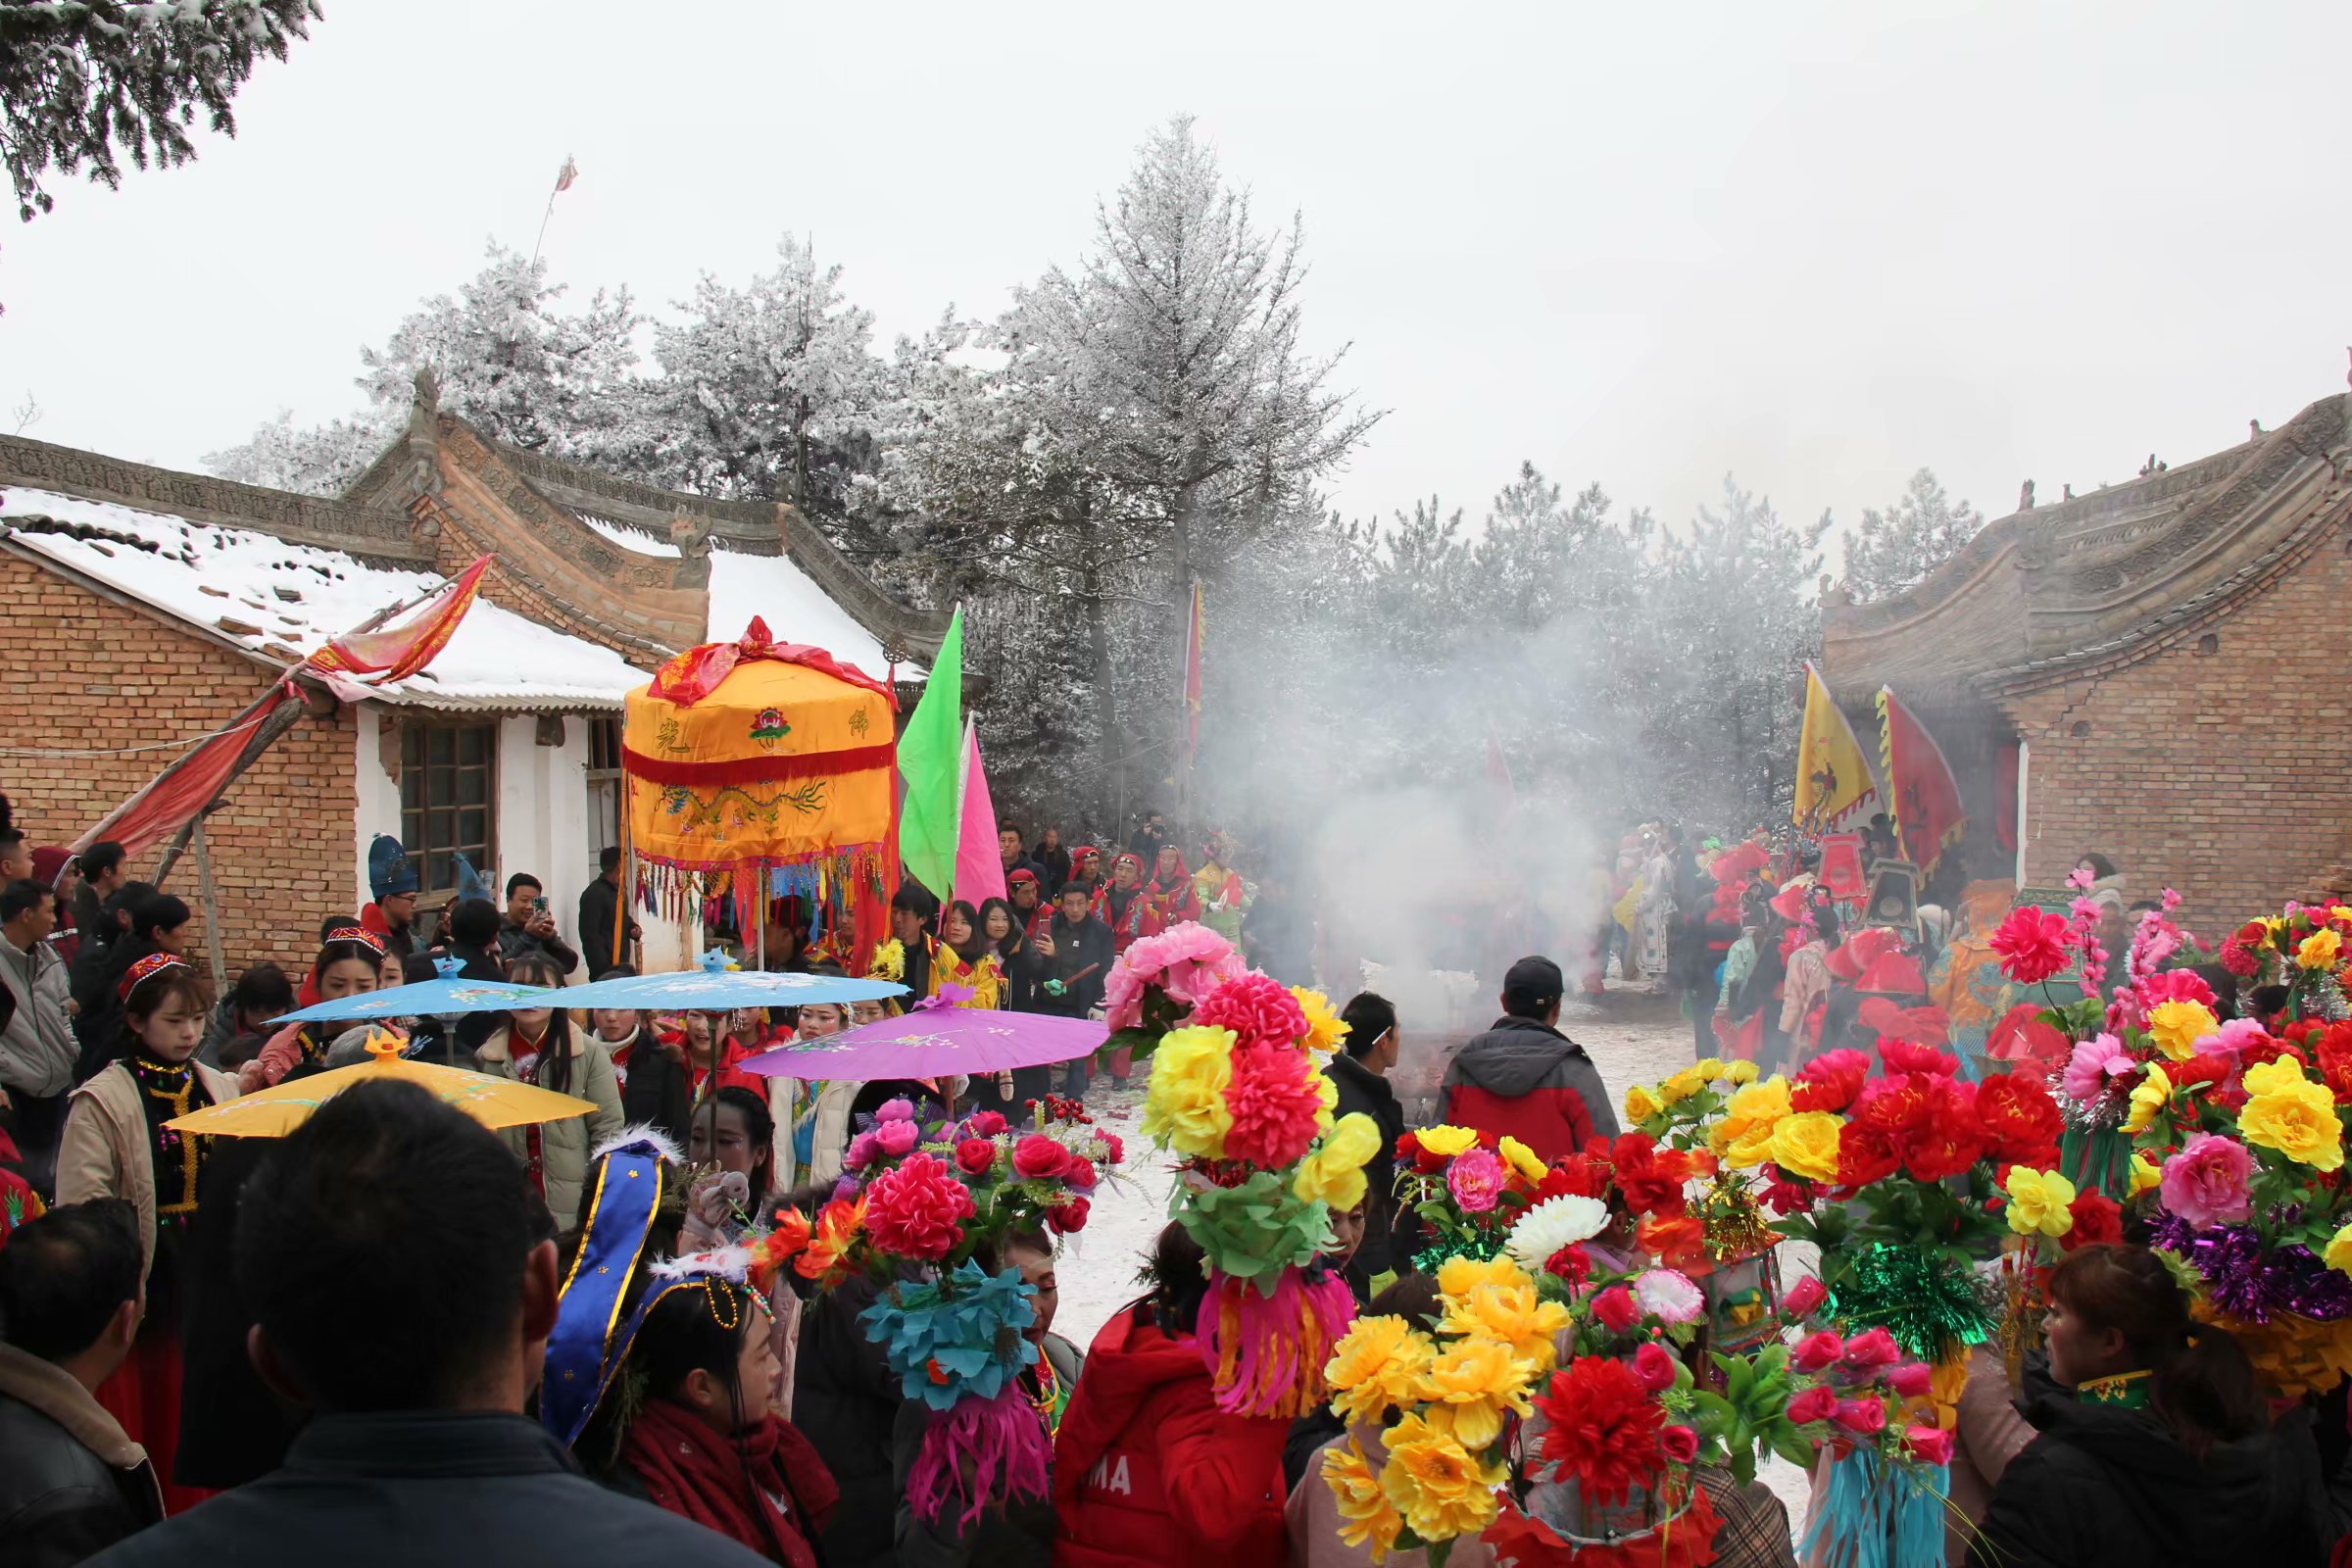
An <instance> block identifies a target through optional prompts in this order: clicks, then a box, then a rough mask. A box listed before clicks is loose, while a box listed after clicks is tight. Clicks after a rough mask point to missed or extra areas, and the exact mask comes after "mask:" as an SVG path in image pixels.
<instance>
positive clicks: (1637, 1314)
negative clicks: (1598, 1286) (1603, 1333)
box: [1593, 1285, 1642, 1334]
mask: <svg viewBox="0 0 2352 1568" xmlns="http://www.w3.org/2000/svg"><path fill="white" fill-rule="evenodd" d="M1593 1316H1594V1317H1596V1318H1598V1319H1600V1323H1601V1327H1603V1328H1605V1329H1607V1330H1609V1331H1610V1332H1611V1333H1613V1334H1628V1333H1631V1332H1632V1331H1633V1327H1634V1325H1635V1324H1637V1323H1639V1322H1641V1321H1642V1308H1640V1307H1639V1306H1636V1305H1635V1304H1634V1293H1633V1292H1631V1291H1629V1290H1627V1289H1626V1288H1625V1287H1624V1286H1622V1285H1612V1286H1610V1287H1609V1288H1608V1289H1607V1290H1605V1291H1603V1292H1601V1293H1600V1294H1599V1295H1598V1296H1595V1297H1594V1298H1593Z"/></svg>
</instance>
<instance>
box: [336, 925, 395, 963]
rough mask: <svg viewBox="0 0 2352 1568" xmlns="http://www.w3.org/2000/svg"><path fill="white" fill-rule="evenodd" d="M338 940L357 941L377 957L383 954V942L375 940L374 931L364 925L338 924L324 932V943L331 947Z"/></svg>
mask: <svg viewBox="0 0 2352 1568" xmlns="http://www.w3.org/2000/svg"><path fill="white" fill-rule="evenodd" d="M338 942H357V943H358V944H360V946H362V947H364V948H366V949H367V950H368V952H370V953H372V954H374V955H375V956H377V957H379V958H380V957H382V956H384V945H383V943H382V942H380V941H379V940H377V938H376V935H375V933H374V932H372V931H370V930H368V928H367V927H366V926H358V925H339V926H337V927H335V928H334V929H333V930H332V931H329V932H328V933H327V934H326V945H327V946H328V947H333V946H334V945H335V944H336V943H338Z"/></svg>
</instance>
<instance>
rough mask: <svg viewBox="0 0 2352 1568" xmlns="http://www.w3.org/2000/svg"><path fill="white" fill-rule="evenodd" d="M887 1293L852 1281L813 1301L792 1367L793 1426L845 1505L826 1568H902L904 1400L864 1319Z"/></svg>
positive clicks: (838, 1509) (827, 1536)
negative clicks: (899, 1438) (899, 1471)
mask: <svg viewBox="0 0 2352 1568" xmlns="http://www.w3.org/2000/svg"><path fill="white" fill-rule="evenodd" d="M880 1294H881V1287H880V1286H879V1285H877V1284H876V1283H875V1282H874V1281H872V1280H870V1279H856V1280H851V1281H850V1282H848V1283H847V1284H845V1285H843V1286H841V1287H840V1288H838V1289H836V1290H832V1291H828V1292H826V1293H825V1294H824V1295H822V1296H819V1297H817V1298H816V1299H814V1300H812V1301H810V1302H809V1305H808V1309H807V1310H806V1311H805V1312H803V1313H802V1315H801V1353H800V1358H799V1360H798V1362H797V1363H796V1364H795V1366H794V1368H793V1394H792V1424H793V1425H794V1426H796V1427H799V1428H800V1429H801V1431H802V1433H803V1434H805V1435H806V1436H807V1437H808V1439H809V1442H810V1443H812V1444H814V1445H815V1446H816V1451H817V1455H818V1457H820V1458H822V1459H823V1460H824V1461H825V1468H826V1469H828V1470H830V1471H832V1472H833V1480H834V1482H835V1483H836V1484H837V1485H838V1486H839V1487H840V1488H841V1501H840V1502H839V1503H837V1504H836V1505H835V1506H834V1509H833V1517H832V1518H831V1519H830V1520H829V1521H827V1523H826V1526H825V1533H824V1560H825V1563H826V1568H896V1564H897V1563H898V1543H897V1540H896V1537H897V1530H898V1512H899V1492H898V1488H897V1485H896V1477H895V1474H894V1470H893V1465H894V1453H895V1447H896V1428H897V1426H898V1419H899V1406H900V1405H902V1404H904V1403H906V1402H907V1401H906V1397H905V1396H904V1395H903V1394H901V1393H900V1392H899V1379H898V1376H897V1374H896V1373H894V1372H892V1371H891V1370H890V1366H889V1363H888V1362H886V1361H884V1360H883V1358H882V1348H881V1347H880V1346H878V1345H875V1344H874V1343H873V1342H872V1341H871V1340H869V1339H867V1338H866V1337H865V1330H864V1328H863V1327H861V1326H860V1325H859V1324H858V1313H860V1312H862V1311H864V1310H865V1309H866V1308H867V1307H869V1306H871V1305H873V1304H874V1301H875V1299H876V1298H877V1297H879V1296H880Z"/></svg>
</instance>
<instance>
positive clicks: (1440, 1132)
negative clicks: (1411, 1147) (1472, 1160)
mask: <svg viewBox="0 0 2352 1568" xmlns="http://www.w3.org/2000/svg"><path fill="white" fill-rule="evenodd" d="M1415 1136H1416V1137H1418V1138H1419V1139H1420V1140H1421V1147H1422V1148H1423V1149H1426V1150H1428V1151H1429V1152H1431V1153H1433V1154H1435V1155H1437V1156H1438V1157H1439V1158H1440V1159H1451V1158H1452V1157H1453V1156H1454V1155H1456V1154H1458V1153H1460V1152H1463V1151H1464V1150H1466V1149H1469V1148H1471V1147H1472V1146H1474V1145H1475V1144H1477V1142H1478V1134H1477V1133H1475V1132H1472V1131H1471V1130H1470V1129H1469V1128H1467V1127H1429V1128H1425V1129H1423V1130H1422V1131H1421V1132H1419V1133H1417V1134H1415Z"/></svg>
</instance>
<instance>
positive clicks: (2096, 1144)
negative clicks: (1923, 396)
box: [2058, 1127, 2131, 1203]
mask: <svg viewBox="0 0 2352 1568" xmlns="http://www.w3.org/2000/svg"><path fill="white" fill-rule="evenodd" d="M2058 1169H2059V1173H2060V1174H2062V1175H2063V1176H2065V1177H2066V1179H2067V1180H2068V1181H2071V1182H2073V1183H2074V1184H2075V1186H2076V1187H2077V1188H2078V1189H2079V1190H2081V1191H2083V1192H2097V1193H2100V1194H2103V1195H2105V1196H2106V1197H2108V1198H2112V1199H2114V1200H2115V1201H2117V1202H2119V1203H2120V1202H2122V1201H2124V1200H2125V1199H2126V1198H2127V1197H2129V1196H2130V1195H2131V1134H2129V1133H2127V1132H2125V1131H2124V1130H2123V1129H2122V1128H2121V1127H2091V1128H2082V1127H2069V1128H2068V1129H2067V1130H2066V1133H2065V1136H2064V1137H2062V1138H2061V1139H2060V1140H2059V1142H2058Z"/></svg>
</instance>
